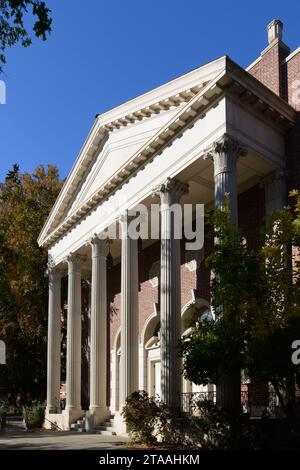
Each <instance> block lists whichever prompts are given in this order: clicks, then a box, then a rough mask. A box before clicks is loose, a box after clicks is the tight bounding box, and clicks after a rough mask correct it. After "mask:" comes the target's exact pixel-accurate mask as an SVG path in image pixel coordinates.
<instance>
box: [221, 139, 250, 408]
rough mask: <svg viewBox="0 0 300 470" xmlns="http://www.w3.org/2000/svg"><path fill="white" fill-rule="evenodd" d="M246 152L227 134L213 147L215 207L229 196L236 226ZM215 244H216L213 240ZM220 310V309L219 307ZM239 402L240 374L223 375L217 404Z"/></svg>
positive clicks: (223, 404)
mask: <svg viewBox="0 0 300 470" xmlns="http://www.w3.org/2000/svg"><path fill="white" fill-rule="evenodd" d="M242 155H246V150H245V149H244V148H242V147H241V146H240V145H239V143H238V142H237V141H235V140H234V139H232V138H231V137H230V136H229V135H228V134H224V135H223V137H222V138H221V139H220V140H219V141H218V142H216V143H215V144H214V146H213V161H214V179H215V207H216V208H218V209H220V208H221V207H222V205H223V204H224V202H225V199H226V193H228V194H229V207H230V212H231V219H232V222H233V223H234V224H235V225H236V226H237V225H238V208H237V178H236V164H237V159H238V157H239V156H242ZM215 243H218V241H217V240H215ZM221 308H222V307H221ZM240 401H241V377H240V372H233V373H230V374H224V376H223V377H222V378H221V379H220V381H219V383H218V384H217V403H218V404H219V406H222V407H225V408H227V409H229V408H230V409H238V408H239V407H240Z"/></svg>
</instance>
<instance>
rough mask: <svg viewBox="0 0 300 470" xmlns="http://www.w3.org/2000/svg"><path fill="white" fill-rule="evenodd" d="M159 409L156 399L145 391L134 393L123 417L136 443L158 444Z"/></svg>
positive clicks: (127, 403)
mask: <svg viewBox="0 0 300 470" xmlns="http://www.w3.org/2000/svg"><path fill="white" fill-rule="evenodd" d="M158 412H159V408H158V405H157V403H156V401H155V399H154V398H152V397H149V395H148V393H147V392H145V391H144V390H139V391H137V392H133V393H132V394H131V395H130V396H129V397H128V398H127V399H126V403H125V407H124V409H123V412H122V415H123V416H124V419H125V421H126V424H127V427H128V432H129V434H130V436H131V438H132V440H133V441H134V442H144V443H146V444H152V443H154V442H156V436H155V433H154V431H155V425H156V421H157V417H158Z"/></svg>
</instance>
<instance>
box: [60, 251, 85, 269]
mask: <svg viewBox="0 0 300 470" xmlns="http://www.w3.org/2000/svg"><path fill="white" fill-rule="evenodd" d="M85 260H86V256H82V255H80V254H79V253H70V254H69V255H68V256H67V257H66V259H65V261H66V262H67V263H68V268H69V271H80V269H81V265H82V263H83V262H84V261H85Z"/></svg>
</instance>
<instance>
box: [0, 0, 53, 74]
mask: <svg viewBox="0 0 300 470" xmlns="http://www.w3.org/2000/svg"><path fill="white" fill-rule="evenodd" d="M29 8H30V10H31V16H32V18H33V21H34V22H33V26H32V30H33V32H34V34H35V36H36V37H38V38H42V39H43V40H44V41H45V40H46V38H47V33H50V32H51V24H52V19H51V18H50V13H51V11H50V10H49V8H47V6H46V4H45V2H42V1H40V0H0V72H2V68H3V65H4V64H5V63H6V57H5V50H6V48H7V47H11V46H13V45H14V44H16V43H18V42H21V44H22V46H24V47H28V46H30V44H31V43H32V38H31V36H30V34H29V33H28V31H27V29H26V28H25V25H24V21H25V20H24V16H27V15H28V9H29Z"/></svg>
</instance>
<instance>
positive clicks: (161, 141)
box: [38, 57, 295, 247]
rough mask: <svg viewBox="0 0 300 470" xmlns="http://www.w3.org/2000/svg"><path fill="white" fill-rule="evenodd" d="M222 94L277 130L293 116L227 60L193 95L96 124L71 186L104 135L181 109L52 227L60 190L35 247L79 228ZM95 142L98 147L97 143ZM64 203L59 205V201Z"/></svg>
mask: <svg viewBox="0 0 300 470" xmlns="http://www.w3.org/2000/svg"><path fill="white" fill-rule="evenodd" d="M227 90H230V92H233V93H236V94H237V95H238V96H239V99H240V100H242V101H245V102H247V101H248V100H249V98H251V106H256V105H257V106H258V107H259V109H261V110H262V112H264V113H265V115H266V116H267V117H269V118H270V119H271V120H272V122H273V121H275V122H276V123H277V125H278V126H283V127H287V126H289V125H291V124H293V122H294V119H295V111H294V110H293V108H291V106H289V105H288V104H287V103H286V102H285V101H283V100H282V99H281V98H279V97H278V96H276V95H275V94H274V93H273V92H272V91H271V90H269V89H268V88H266V87H265V86H264V85H263V84H262V83H260V82H259V81H258V80H257V79H255V78H254V77H252V76H251V75H250V74H248V73H247V72H246V71H245V70H244V69H242V68H241V67H239V66H238V65H237V64H235V62H233V61H231V59H229V58H228V57H227V58H226V62H225V67H224V69H223V70H222V71H221V72H220V73H219V74H218V76H217V77H215V79H214V80H211V81H210V82H209V83H208V84H206V85H204V86H203V84H201V85H199V86H198V87H197V89H196V87H195V88H194V89H193V90H192V89H189V90H187V91H186V92H182V93H180V94H179V95H180V96H181V97H179V96H178V97H177V98H175V97H170V98H168V100H167V101H168V103H166V102H165V103H164V104H161V105H160V107H159V106H158V104H154V105H152V106H149V109H148V110H143V109H142V110H140V113H135V117H134V116H130V115H129V116H124V118H123V119H122V120H120V119H117V120H116V121H113V122H111V123H110V124H107V125H105V126H104V127H101V128H97V125H95V126H94V128H93V129H92V131H91V133H90V135H89V137H88V140H89V143H88V144H86V147H87V148H86V153H85V159H84V161H82V162H81V166H80V167H79V168H77V171H76V168H75V167H76V165H78V161H77V162H75V165H74V168H75V169H74V175H73V176H72V178H73V182H74V183H75V185H76V186H77V184H78V182H79V180H80V179H81V177H82V175H83V174H84V173H85V171H86V168H87V167H88V165H89V164H90V163H91V160H92V158H93V156H94V154H95V152H96V151H97V149H98V148H99V145H100V143H101V141H103V139H105V137H106V136H107V134H108V133H109V132H113V131H114V130H115V129H118V128H119V127H120V126H125V125H130V124H131V123H132V122H133V119H136V120H137V119H144V118H145V117H147V114H146V115H145V113H148V115H151V113H157V112H161V111H162V110H163V109H166V106H169V107H170V106H173V105H175V104H174V103H176V100H177V103H178V105H179V104H181V106H179V110H178V113H176V115H175V116H174V117H173V118H172V119H171V120H170V121H169V122H168V123H167V124H166V125H164V126H163V127H162V128H161V129H159V131H158V132H157V133H156V134H155V135H154V136H153V137H152V138H151V139H150V140H148V141H147V142H146V143H145V144H144V145H143V146H142V147H141V148H140V149H139V150H138V151H137V152H135V153H134V154H133V155H132V157H131V158H130V159H129V160H128V161H127V162H126V163H124V164H123V165H122V166H121V167H120V168H119V169H118V170H117V171H116V172H115V173H114V174H113V175H112V176H111V177H110V178H109V179H108V180H107V181H106V182H105V183H104V184H102V185H101V186H100V187H99V188H98V189H97V191H95V192H94V193H93V194H92V195H91V197H90V198H89V199H88V200H87V201H85V202H83V203H82V204H81V205H80V206H79V207H78V209H77V210H76V211H75V212H73V213H72V214H70V215H69V216H68V217H67V218H66V219H65V220H63V221H62V222H60V223H59V224H58V225H57V226H56V227H53V224H54V223H55V221H56V220H57V218H54V217H53V221H52V223H50V220H51V214H52V216H53V213H54V211H55V210H56V208H57V207H58V206H59V204H61V211H60V214H61V213H62V212H63V210H64V209H65V208H66V206H67V205H68V203H69V201H70V199H71V197H72V194H73V193H72V192H71V191H70V193H69V198H68V197H66V196H65V199H64V194H63V191H64V188H63V190H62V194H60V196H59V198H58V201H57V203H56V204H55V206H54V208H53V210H52V213H51V214H50V216H49V218H48V222H46V224H45V226H44V229H43V231H42V233H41V235H40V237H39V240H38V241H39V244H40V245H41V246H47V247H48V246H50V245H52V244H53V243H55V242H56V241H57V240H58V239H59V238H60V237H61V236H62V235H63V234H65V233H66V232H67V231H68V230H69V229H70V228H71V227H72V226H74V225H75V224H76V223H78V222H79V221H80V220H81V219H82V217H84V216H86V215H87V214H88V213H89V212H90V211H91V210H92V209H93V208H95V207H96V206H97V205H99V204H100V203H101V202H103V201H104V200H105V199H106V198H107V197H108V196H110V195H111V194H112V193H113V192H114V191H115V190H116V189H117V188H119V187H120V186H121V185H122V184H123V183H124V182H125V181H126V180H128V178H130V177H131V176H132V175H133V174H134V173H135V172H136V171H137V170H139V169H141V168H142V167H143V166H144V165H145V164H146V163H148V162H149V161H151V160H152V159H153V158H154V157H155V156H156V155H157V154H159V153H160V152H162V150H163V149H164V147H165V146H167V145H169V144H170V143H171V142H172V141H173V140H174V139H175V138H176V137H177V135H178V134H181V133H182V131H183V130H184V129H185V128H186V127H188V126H189V125H190V124H191V123H192V121H194V120H195V119H198V118H199V116H200V115H201V114H203V112H205V110H206V109H207V108H208V106H210V105H211V103H212V102H214V101H216V99H218V98H220V96H223V93H224V92H225V91H227ZM176 96H177V95H176ZM184 100H186V101H184ZM164 101H166V100H164ZM183 103H184V104H183ZM95 142H97V144H96V143H95ZM70 179H71V178H70ZM68 180H69V179H68ZM68 180H67V181H68ZM76 183H77V184H76ZM65 186H66V185H65ZM65 192H66V190H65ZM63 199H64V202H62V200H63ZM51 227H53V230H52V231H51V233H50V234H48V235H46V229H48V232H49V230H51Z"/></svg>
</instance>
